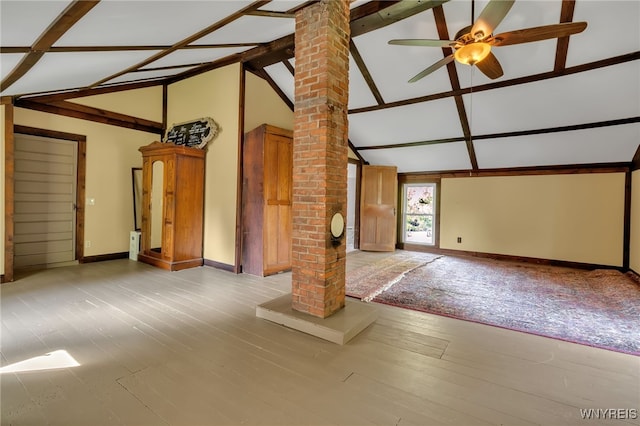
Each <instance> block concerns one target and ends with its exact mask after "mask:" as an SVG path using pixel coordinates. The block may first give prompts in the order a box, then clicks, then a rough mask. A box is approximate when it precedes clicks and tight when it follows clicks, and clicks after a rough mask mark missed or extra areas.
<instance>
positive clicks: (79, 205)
mask: <svg viewBox="0 0 640 426" xmlns="http://www.w3.org/2000/svg"><path fill="white" fill-rule="evenodd" d="M8 110H9V109H7V110H5V118H6V114H7V111H8ZM10 118H11V129H12V132H11V137H10V138H7V137H6V135H5V163H6V164H7V167H6V175H5V239H4V250H5V259H4V282H10V281H13V280H14V261H13V257H14V235H15V231H14V212H15V190H14V175H15V161H14V154H15V134H17V133H19V134H22V135H30V136H41V137H46V138H52V139H61V140H66V141H72V142H76V146H77V154H78V159H77V170H76V241H75V245H76V255H75V258H76V260H78V261H80V262H82V260H83V259H84V211H85V210H84V203H85V178H86V174H87V168H86V160H87V137H86V136H85V135H78V134H74V133H67V132H59V131H55V130H48V129H39V128H36V127H29V126H21V125H17V124H15V125H14V124H13V115H12V114H11V117H10ZM7 124H8V123H7ZM9 166H10V167H9Z"/></svg>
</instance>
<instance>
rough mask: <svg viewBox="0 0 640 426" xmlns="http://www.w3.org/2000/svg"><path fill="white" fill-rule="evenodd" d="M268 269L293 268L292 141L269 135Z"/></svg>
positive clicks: (266, 149)
mask: <svg viewBox="0 0 640 426" xmlns="http://www.w3.org/2000/svg"><path fill="white" fill-rule="evenodd" d="M264 165H265V167H264V229H263V232H264V233H263V236H264V242H263V243H264V253H263V256H264V269H265V273H271V272H275V271H278V270H284V269H288V268H290V267H291V230H292V219H291V193H292V170H293V157H292V142H291V139H290V138H287V137H285V136H280V135H273V134H269V135H267V137H266V140H265V145H264Z"/></svg>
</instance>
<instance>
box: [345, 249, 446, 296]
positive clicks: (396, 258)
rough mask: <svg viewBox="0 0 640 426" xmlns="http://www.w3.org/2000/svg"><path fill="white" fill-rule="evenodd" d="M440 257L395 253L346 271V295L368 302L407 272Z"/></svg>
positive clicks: (416, 253) (426, 254)
mask: <svg viewBox="0 0 640 426" xmlns="http://www.w3.org/2000/svg"><path fill="white" fill-rule="evenodd" d="M440 256H441V255H437V254H430V253H419V252H412V251H396V252H395V253H394V254H392V255H390V256H388V257H385V258H383V259H380V260H378V261H376V262H373V263H371V264H368V265H365V266H361V267H359V268H357V269H354V270H352V271H348V272H347V274H346V277H345V281H346V285H345V291H346V294H347V296H351V297H357V298H358V299H360V300H364V301H365V302H369V301H371V300H372V299H373V298H374V297H376V296H377V295H378V294H380V293H381V292H383V291H384V290H385V289H387V288H389V287H390V286H392V285H393V284H395V283H396V282H398V281H399V280H400V279H401V278H402V277H403V276H404V275H405V274H406V273H407V272H409V271H412V270H414V269H415V268H417V267H419V266H423V265H426V264H428V263H429V262H433V261H434V260H435V259H437V258H439V257H440Z"/></svg>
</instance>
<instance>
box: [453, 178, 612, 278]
mask: <svg viewBox="0 0 640 426" xmlns="http://www.w3.org/2000/svg"><path fill="white" fill-rule="evenodd" d="M624 180H625V177H624V173H606V174H605V173H594V174H578V175H541V176H512V177H474V178H455V179H454V178H449V179H442V185H441V188H442V189H441V215H440V216H441V224H440V232H441V234H440V247H441V248H444V249H457V250H466V251H477V252H483V253H495V254H506V255H514V256H525V257H533V258H542V259H555V260H564V261H572V262H583V263H592V264H602V265H611V266H622V248H623V233H624ZM457 237H461V238H462V243H461V244H459V243H457V242H456V239H457Z"/></svg>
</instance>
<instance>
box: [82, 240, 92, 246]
mask: <svg viewBox="0 0 640 426" xmlns="http://www.w3.org/2000/svg"><path fill="white" fill-rule="evenodd" d="M84 246H85V248H90V247H91V241H89V240H87V241H85V242H84Z"/></svg>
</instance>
